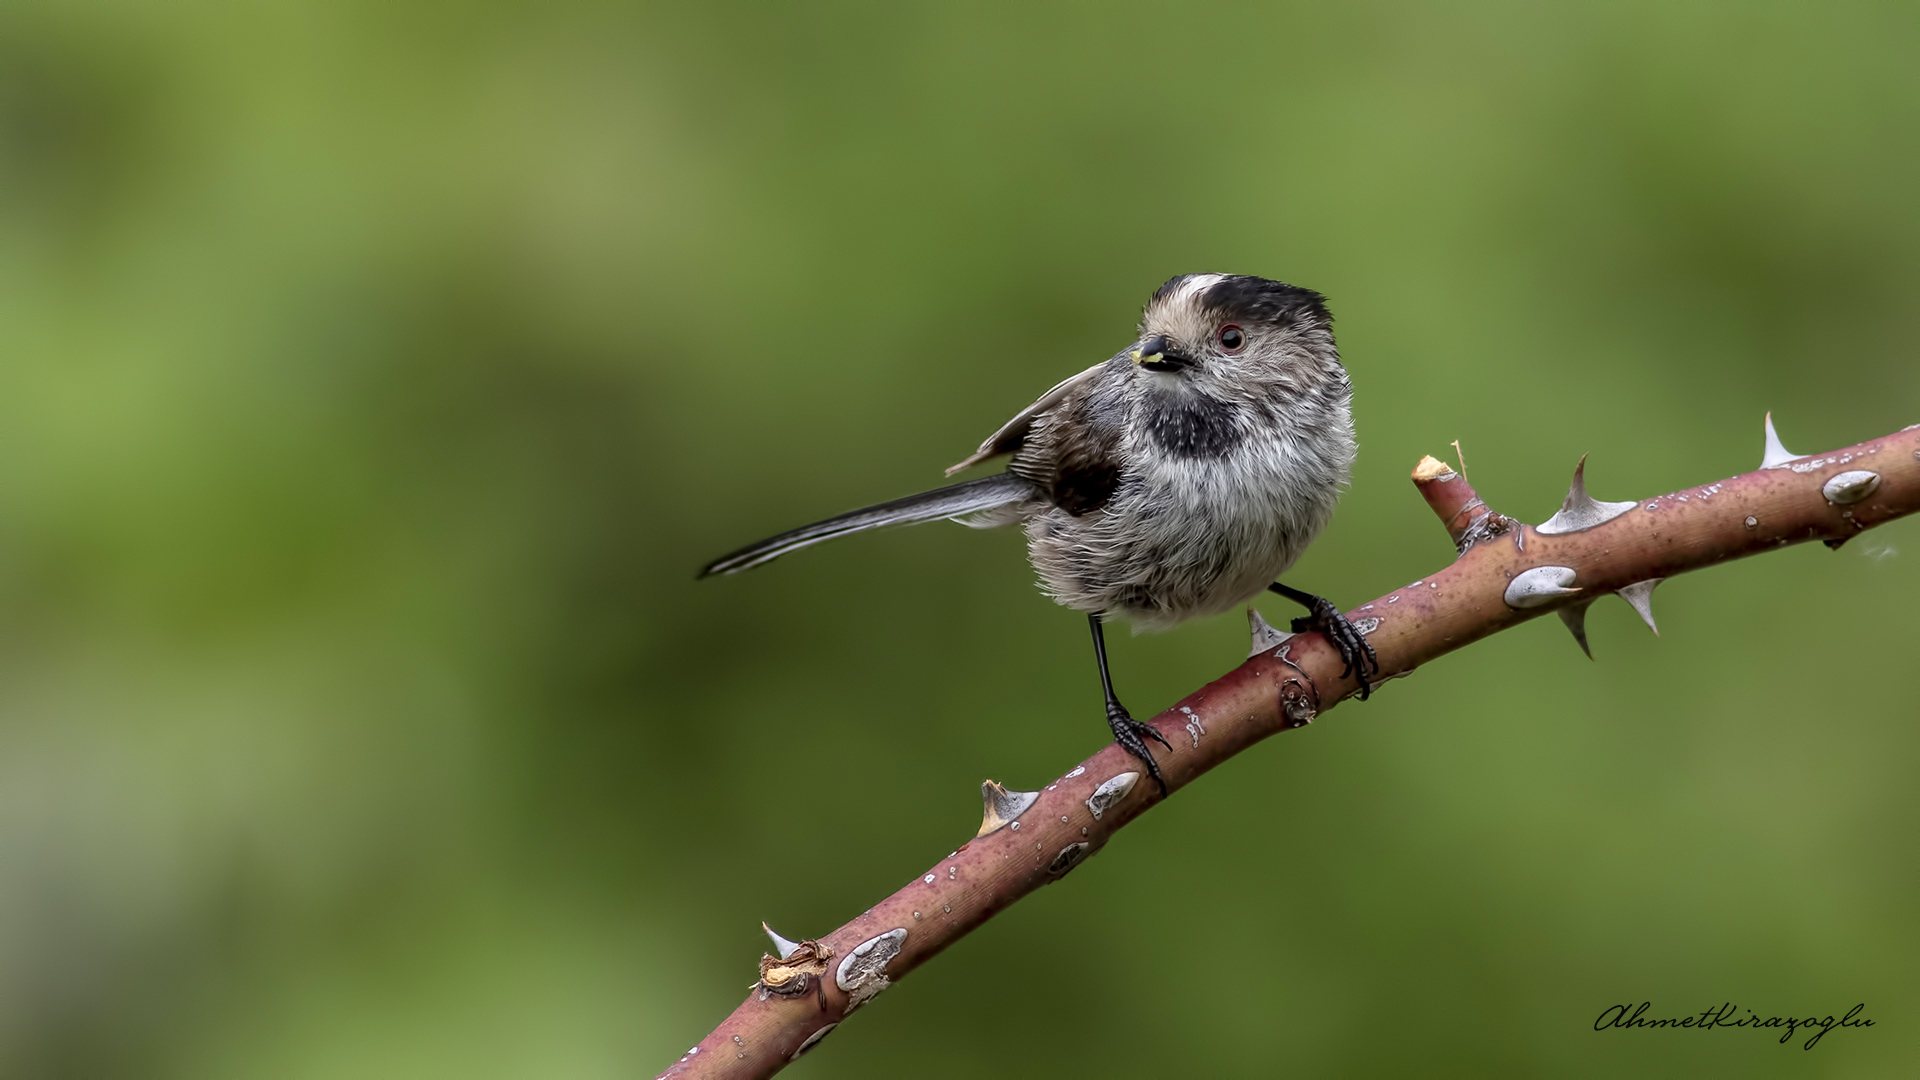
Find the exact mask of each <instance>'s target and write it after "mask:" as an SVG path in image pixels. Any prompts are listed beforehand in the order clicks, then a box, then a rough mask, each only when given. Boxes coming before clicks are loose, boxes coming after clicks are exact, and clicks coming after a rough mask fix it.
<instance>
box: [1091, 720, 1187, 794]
mask: <svg viewBox="0 0 1920 1080" xmlns="http://www.w3.org/2000/svg"><path fill="white" fill-rule="evenodd" d="M1107 726H1108V727H1110V728H1112V729H1113V741H1114V742H1117V743H1119V744H1120V749H1122V750H1125V751H1126V752H1127V753H1129V754H1132V755H1133V756H1134V757H1137V758H1139V759H1140V760H1141V761H1143V762H1145V763H1146V766H1147V775H1148V776H1151V777H1153V782H1154V783H1156V784H1158V785H1160V794H1161V796H1162V797H1164V796H1165V795H1166V794H1167V781H1166V779H1165V778H1164V777H1162V776H1161V775H1160V764H1159V762H1156V761H1154V760H1153V751H1151V750H1149V749H1147V739H1153V740H1154V741H1156V742H1158V743H1159V744H1160V745H1161V746H1164V747H1166V748H1167V749H1168V750H1172V749H1173V744H1172V743H1170V742H1168V741H1167V738H1166V736H1164V735H1162V734H1160V729H1159V728H1156V727H1154V726H1153V725H1152V724H1143V723H1141V722H1140V721H1138V720H1135V719H1134V718H1133V717H1132V716H1131V715H1129V714H1128V712H1127V710H1126V707H1125V706H1123V705H1121V704H1120V703H1119V702H1117V701H1109V702H1107Z"/></svg>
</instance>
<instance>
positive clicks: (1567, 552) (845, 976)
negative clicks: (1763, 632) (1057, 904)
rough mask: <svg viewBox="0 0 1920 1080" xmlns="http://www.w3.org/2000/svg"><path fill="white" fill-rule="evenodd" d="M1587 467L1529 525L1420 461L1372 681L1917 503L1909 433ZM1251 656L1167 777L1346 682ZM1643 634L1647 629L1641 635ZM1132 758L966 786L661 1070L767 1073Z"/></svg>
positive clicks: (1101, 809)
mask: <svg viewBox="0 0 1920 1080" xmlns="http://www.w3.org/2000/svg"><path fill="white" fill-rule="evenodd" d="M1584 471H1585V459H1584V458H1582V459H1581V467H1580V468H1577V469H1576V470H1575V471H1574V477H1573V486H1572V488H1571V490H1569V491H1568V493H1567V498H1566V502H1565V504H1564V505H1563V506H1562V507H1561V508H1560V510H1559V511H1558V512H1557V513H1555V514H1554V515H1553V516H1552V517H1551V518H1548V519H1547V520H1546V521H1545V522H1542V523H1541V524H1539V525H1537V526H1533V525H1525V524H1522V523H1520V522H1518V521H1516V520H1514V519H1513V518H1510V517H1506V516H1504V515H1501V514H1498V513H1496V512H1494V511H1493V510H1492V509H1491V508H1490V507H1488V506H1487V505H1486V503H1485V502H1484V501H1482V500H1481V499H1480V497H1479V496H1478V495H1476V494H1475V493H1474V490H1473V488H1472V487H1471V486H1469V485H1468V483H1467V481H1466V478H1465V477H1464V476H1461V475H1459V474H1458V473H1456V472H1454V471H1453V469H1452V467H1451V466H1449V465H1447V464H1446V463H1444V462H1441V461H1436V460H1435V459H1433V458H1430V457H1429V458H1424V459H1422V460H1421V462H1420V464H1419V466H1418V467H1417V468H1415V470H1414V473H1413V481H1414V484H1415V485H1416V486H1417V487H1418V488H1419V489H1420V493H1421V494H1422V495H1423V496H1424V497H1425V498H1426V500H1427V503H1428V505H1429V506H1431V507H1432V508H1433V511H1434V513H1435V514H1436V515H1438V516H1439V518H1440V520H1441V522H1442V523H1443V524H1444V525H1445V526H1446V529H1447V532H1448V535H1449V536H1451V537H1452V539H1453V541H1454V545H1455V546H1456V547H1457V548H1458V549H1459V552H1460V555H1459V558H1458V559H1457V560H1456V561H1455V562H1454V563H1453V564H1452V565H1450V566H1448V567H1446V568H1445V569H1442V570H1440V571H1438V572H1436V573H1434V574H1430V575H1428V576H1427V577H1424V578H1422V579H1420V580H1419V581H1416V582H1414V583H1413V584H1411V585H1408V586H1406V587H1404V588H1400V589H1396V590H1394V591H1393V592H1391V593H1388V594H1387V595H1386V596H1383V597H1381V598H1380V599H1378V600H1375V601H1373V602H1372V603H1369V604H1362V605H1360V607H1359V608H1357V609H1355V610H1354V611H1351V612H1349V613H1348V618H1350V619H1351V620H1352V621H1353V622H1354V623H1355V625H1356V626H1358V627H1359V628H1360V630H1361V632H1362V633H1365V634H1366V635H1367V638H1368V640H1369V641H1370V642H1371V643H1372V644H1373V647H1374V649H1375V651H1376V652H1377V653H1378V654H1379V657H1380V664H1381V673H1380V674H1379V675H1378V676H1376V677H1375V685H1376V686H1377V685H1379V683H1381V682H1384V681H1385V680H1387V679H1393V678H1399V677H1402V676H1405V675H1408V674H1411V673H1412V672H1413V670H1414V669H1415V668H1417V667H1419V666H1420V665H1421V664H1424V663H1426V662H1427V661H1429V660H1432V659H1434V658H1435V657H1438V656H1441V655H1443V654H1445V653H1449V652H1452V651H1453V650H1455V649H1458V648H1460V647H1462V646H1464V645H1468V644H1471V643H1473V642H1475V641H1478V640H1480V639H1481V638H1483V637H1486V636H1487V635H1489V634H1493V633H1495V632H1497V631H1500V630H1504V629H1506V628H1508V627H1510V626H1513V625H1515V624H1517V623H1521V622H1524V621H1526V620H1528V619H1531V618H1535V617H1537V616H1540V615H1544V614H1546V613H1548V612H1553V613H1555V614H1557V615H1559V616H1560V618H1561V620H1562V621H1563V622H1565V623H1566V625H1567V627H1568V629H1570V630H1572V631H1573V635H1574V638H1575V639H1576V640H1577V641H1578V642H1579V643H1580V647H1581V648H1582V649H1585V648H1586V644H1587V643H1586V628H1585V623H1586V611H1587V608H1588V606H1589V605H1591V604H1592V603H1593V602H1594V601H1595V600H1597V599H1599V598H1602V597H1604V596H1606V595H1608V594H1609V593H1616V594H1618V595H1619V596H1621V597H1622V598H1623V599H1625V600H1626V601H1627V602H1628V603H1629V604H1631V605H1633V607H1634V609H1635V610H1636V611H1638V612H1639V613H1640V616H1641V618H1643V619H1645V620H1646V622H1647V625H1648V626H1649V627H1651V626H1653V625H1654V622H1653V607H1652V595H1653V589H1654V587H1655V586H1656V585H1658V584H1660V582H1661V581H1663V580H1665V579H1667V578H1670V577H1673V576H1674V575H1676V574H1680V573H1685V572H1686V571H1689V570H1698V569H1700V568H1702V567H1706V566H1713V565H1715V564H1717V563H1722V562H1727V561H1729V560H1732V559H1737V558H1742V557H1744V556H1747V555H1757V554H1759V553H1760V552H1763V551H1771V550H1773V549H1775V548H1779V547H1784V546H1786V545H1788V544H1797V543H1804V542H1806V541H1809V540H1821V541H1824V542H1826V544H1827V545H1828V546H1829V547H1839V546H1840V545H1841V544H1844V543H1845V542H1846V541H1847V540H1849V539H1851V538H1852V537H1853V536H1854V535H1855V534H1856V533H1859V532H1861V531H1863V530H1865V529H1869V528H1872V527H1873V526H1875V525H1879V524H1881V523H1882V522H1885V521H1890V520H1892V519H1894V518H1897V517H1901V516H1903V515H1906V514H1911V513H1913V512H1914V511H1916V510H1920V424H1916V425H1913V426H1912V427H1908V428H1905V429H1903V430H1901V431H1898V432H1895V433H1894V434H1891V435H1887V436H1884V437H1882V438H1879V439H1875V440H1873V441H1871V442H1865V443H1861V444H1859V445H1857V446H1851V447H1848V448H1846V449H1844V450H1836V451H1833V452H1831V453H1828V454H1821V455H1818V456H1814V457H1795V456H1793V455H1792V454H1791V453H1790V452H1788V451H1787V450H1786V449H1785V448H1784V447H1782V446H1781V445H1780V440H1779V437H1778V436H1777V435H1775V434H1774V429H1773V420H1772V417H1771V416H1769V417H1768V419H1767V423H1766V451H1765V456H1764V458H1763V459H1762V461H1761V467H1760V469H1759V470H1757V471H1755V472H1750V473H1746V474H1744V475H1742V476H1735V477H1732V478H1730V479H1727V480H1722V481H1719V482H1717V483H1712V484H1706V485H1703V486H1701V487H1695V488H1689V489H1687V490H1685V491H1676V492H1673V493H1672V494H1668V495H1661V496H1659V497H1657V498H1652V499H1647V500H1645V501H1643V502H1599V501H1596V500H1594V499H1593V498H1591V497H1590V496H1589V495H1588V494H1587V491H1586V484H1585V480H1584V475H1583V474H1584ZM1248 615H1249V618H1250V620H1251V621H1252V625H1253V654H1252V655H1251V656H1250V657H1249V658H1248V660H1247V662H1246V663H1244V664H1242V665H1240V667H1238V668H1236V669H1235V670H1233V671H1231V672H1229V673H1227V674H1226V675H1225V676H1223V677H1222V678H1220V679H1218V680H1216V681H1215V682H1213V683H1211V684H1209V685H1208V686H1206V687H1205V688H1203V689H1201V690H1200V691H1199V692H1197V693H1195V694H1193V695H1191V696H1190V697H1188V698H1187V699H1185V700H1184V701H1182V702H1180V703H1179V704H1178V705H1176V706H1174V707H1173V708H1171V709H1168V710H1167V711H1166V712H1163V713H1161V714H1160V715H1159V716H1157V717H1155V718H1154V720H1153V724H1154V726H1155V727H1157V728H1159V729H1160V731H1161V732H1162V733H1163V734H1164V735H1166V736H1167V738H1168V739H1169V740H1170V741H1171V742H1172V743H1173V746H1174V750H1173V752H1172V753H1163V754H1162V756H1161V768H1162V770H1163V771H1164V772H1165V774H1166V779H1167V786H1168V787H1169V788H1170V789H1172V790H1176V791H1177V790H1179V789H1180V788H1182V787H1185V786H1186V785H1187V784H1189V783H1191V782H1192V781H1193V780H1194V779H1195V778H1197V777H1198V776H1200V775H1201V774H1202V773H1204V772H1206V771H1207V770H1209V769H1211V768H1213V767H1214V766H1216V765H1218V764H1220V763H1221V762H1223V761H1225V760H1226V759H1228V758H1230V757H1232V756H1233V755H1235V754H1237V753H1239V752H1240V751H1241V750H1244V749H1246V748H1247V747H1248V746H1251V745H1253V744H1254V743H1256V742H1259V741H1260V740H1261V739H1264V738H1266V737H1267V736H1269V735H1273V734H1275V733H1277V732H1281V731H1286V730H1288V729H1290V728H1295V727H1299V726H1300V725H1302V724H1306V723H1309V722H1311V721H1312V720H1313V718H1314V717H1315V716H1316V715H1318V714H1319V713H1322V712H1325V711H1326V710H1327V709H1330V708H1332V707H1333V706H1334V705H1336V704H1338V703H1339V702H1340V701H1341V700H1342V699H1344V698H1345V697H1346V696H1347V695H1349V694H1351V693H1353V692H1354V691H1355V690H1356V689H1358V687H1357V684H1356V683H1355V682H1354V681H1353V680H1352V679H1351V678H1348V679H1341V678H1340V670H1341V666H1342V665H1341V661H1340V657H1339V655H1338V654H1337V653H1336V652H1335V651H1334V649H1333V647H1332V646H1331V645H1330V644H1329V643H1328V642H1327V640H1326V639H1325V638H1324V637H1323V636H1321V635H1320V634H1318V633H1307V634H1299V635H1288V634H1282V633H1280V632H1279V631H1277V630H1274V629H1273V628H1272V627H1270V626H1268V625H1267V624H1266V623H1265V622H1264V621H1262V620H1261V619H1260V617H1259V615H1258V614H1256V613H1253V612H1251V611H1250V612H1249V613H1248ZM1655 632H1656V633H1658V630H1657V629H1656V630H1655ZM1137 769H1138V765H1137V763H1136V762H1134V761H1133V760H1132V759H1131V758H1129V757H1128V756H1127V755H1126V753H1125V752H1124V751H1122V750H1121V749H1120V748H1119V747H1117V746H1113V745H1108V746H1107V747H1105V748H1104V749H1102V750H1101V751H1100V752H1099V753H1097V754H1094V755H1093V756H1092V757H1090V758H1088V759H1086V760H1085V761H1083V762H1081V763H1080V764H1079V765H1078V766H1076V767H1075V768H1073V769H1072V770H1071V771H1069V772H1068V773H1067V774H1066V775H1064V776H1062V777H1060V779H1058V780H1056V781H1054V782H1053V783H1051V784H1048V785H1047V787H1046V789H1045V790H1044V791H1027V792H1022V791H1009V790H1007V789H1005V788H1002V787H1001V786H1000V785H999V784H996V783H993V782H992V781H988V782H987V783H986V784H985V785H983V786H982V796H983V798H984V801H985V804H986V805H985V814H984V817H983V820H982V822H981V825H980V831H979V834H978V835H977V836H975V837H974V838H973V839H972V840H970V841H968V842H967V843H965V844H962V845H960V848H959V849H958V850H957V851H955V852H953V853H952V854H950V855H948V856H947V857H946V858H944V859H941V860H939V861H938V862H937V863H935V864H934V865H933V867H932V868H931V869H929V870H928V871H927V872H926V873H925V874H924V875H922V876H920V877H918V878H915V879H914V880H913V881H912V882H910V883H909V884H907V885H906V887H904V888H902V889H900V890H899V891H898V892H896V893H894V894H893V895H892V896H889V897H887V898H886V899H885V900H882V901H880V902H879V903H878V904H875V905H874V906H873V907H871V908H868V909H867V910H866V912H865V913H863V914H861V915H860V916H858V917H857V918H855V919H854V920H853V921H851V922H849V923H847V924H846V925H845V926H842V927H840V928H839V929H838V930H835V931H833V932H832V933H830V934H827V935H825V936H823V937H821V938H820V939H819V940H817V941H811V940H810V941H804V942H797V943H796V942H791V941H787V940H786V939H784V938H781V937H780V936H779V935H777V934H774V933H773V932H772V931H771V930H768V931H767V933H768V935H769V936H770V937H771V938H772V940H773V943H774V948H775V950H776V951H777V952H778V953H779V955H778V956H768V957H765V958H763V959H762V961H761V965H760V981H759V982H757V983H755V984H754V986H753V989H752V990H751V991H750V992H749V993H748V995H747V1000H746V1001H745V1002H744V1003H743V1004H741V1006H740V1007H739V1008H737V1009H735V1010H734V1011H733V1015H731V1016H729V1017H727V1019H726V1021H725V1022H723V1023H722V1024H721V1025H720V1026H719V1027H718V1028H715V1029H714V1031H713V1033H712V1034H711V1035H708V1036H707V1037H706V1038H705V1039H703V1040H701V1042H700V1044H699V1045H698V1046H695V1047H694V1048H693V1049H692V1050H689V1051H688V1052H687V1053H686V1054H685V1055H684V1056H682V1057H681V1058H680V1060H679V1061H677V1062H675V1063H674V1064H673V1065H672V1066H670V1067H669V1068H668V1069H667V1070H666V1072H664V1073H662V1074H661V1075H662V1076H663V1077H676V1078H679V1077H687V1078H692V1077H703V1078H704V1077H725V1078H728V1080H734V1078H747V1077H766V1076H771V1075H773V1074H774V1073H776V1072H779V1071H780V1070H781V1069H782V1068H784V1067H785V1066H786V1065H787V1063H788V1062H789V1061H792V1060H793V1059H794V1058H796V1057H799V1056H800V1055H801V1054H802V1053H805V1052H807V1051H808V1050H811V1049H812V1048H813V1047H814V1046H815V1045H816V1044H817V1043H818V1042H819V1041H820V1039H821V1038H823V1037H824V1036H825V1035H826V1034H827V1033H828V1032H830V1031H832V1030H833V1028H834V1027H835V1026H836V1025H837V1024H838V1023H839V1022H840V1021H841V1020H843V1019H845V1018H846V1016H847V1015H848V1014H849V1013H851V1012H853V1011H854V1010H855V1009H857V1008H859V1007H860V1006H861V1005H862V1004H863V1003H865V1002H866V1001H868V1000H869V999H871V998H872V997H873V996H874V995H876V994H878V993H879V992H880V991H882V990H884V989H886V988H887V987H888V986H889V985H890V984H891V983H892V981H893V980H896V979H899V978H900V977H902V976H904V975H905V974H906V973H907V972H909V971H912V970H913V969H914V968H916V967H919V966H920V965H921V964H923V963H925V962H926V961H927V960H928V959H930V958H931V957H932V956H933V955H934V954H936V953H938V952H939V951H940V950H942V949H944V948H946V947H947V946H948V945H951V944H953V943H954V942H955V941H958V940H959V939H960V938H961V937H962V936H963V935H965V934H966V933H968V932H969V931H971V930H972V929H973V928H974V927H976V926H979V925H980V924H981V923H983V922H985V921H986V920H987V919H989V918H991V917H992V916H993V915H994V914H995V913H996V912H998V911H1000V910H1001V909H1002V908H1005V907H1007V906H1008V905H1009V904H1012V903H1013V902H1014V901H1016V900H1018V899H1020V898H1021V897H1022V896H1025V895H1026V894H1027V893H1029V892H1032V891H1033V890H1034V889H1036V888H1039V887H1040V886H1042V885H1045V884H1048V883H1049V882H1053V881H1058V880H1059V879H1060V878H1062V877H1064V876H1065V875H1066V874H1067V872H1068V871H1070V870H1072V869H1073V868H1074V867H1075V866H1078V865H1079V864H1080V863H1081V862H1083V861H1085V859H1086V858H1087V856H1089V855H1091V854H1093V853H1094V852H1096V851H1099V850H1100V848H1101V847H1103V846H1104V845H1105V844H1106V842H1107V841H1108V839H1110V838H1111V837H1112V836H1113V834H1114V833H1115V832H1116V831H1118V830H1119V829H1120V828H1121V827H1122V826H1124V825H1126V824H1127V823H1128V822H1129V821H1132V820H1133V819H1134V818H1135V817H1138V816H1139V815H1140V814H1142V813H1144V812H1146V811H1147V810H1148V809H1150V808H1151V807H1152V806H1153V805H1154V804H1156V803H1158V802H1159V801H1160V799H1161V796H1160V795H1159V793H1158V791H1157V790H1156V789H1155V787H1154V785H1152V784H1141V783H1138V781H1139V779H1140V774H1139V772H1138V771H1137Z"/></svg>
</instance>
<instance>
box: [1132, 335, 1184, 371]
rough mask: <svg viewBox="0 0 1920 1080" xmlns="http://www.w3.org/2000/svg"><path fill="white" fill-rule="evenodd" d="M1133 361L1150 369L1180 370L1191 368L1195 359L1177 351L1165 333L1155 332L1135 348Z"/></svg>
mask: <svg viewBox="0 0 1920 1080" xmlns="http://www.w3.org/2000/svg"><path fill="white" fill-rule="evenodd" d="M1133 362H1134V363H1136V364H1138V365H1140V366H1141V367H1143V368H1146V369H1147V370H1148V371H1179V370H1180V369H1181V368H1190V367H1192V366H1193V361H1192V360H1191V359H1189V358H1188V357H1185V356H1182V355H1180V354H1179V353H1177V352H1175V351H1174V349H1173V346H1172V345H1171V344H1169V343H1168V342H1167V339H1166V337H1165V336H1164V335H1161V334H1155V335H1154V336H1152V337H1150V338H1148V339H1147V340H1145V341H1143V342H1141V343H1140V346H1139V347H1138V348H1136V349H1134V350H1133Z"/></svg>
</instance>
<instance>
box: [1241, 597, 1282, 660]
mask: <svg viewBox="0 0 1920 1080" xmlns="http://www.w3.org/2000/svg"><path fill="white" fill-rule="evenodd" d="M1247 630H1248V632H1249V633H1250V634H1251V635H1252V637H1253V651H1252V652H1249V653H1248V654H1247V659H1249V660H1251V659H1253V658H1254V657H1256V656H1259V655H1260V654H1261V653H1263V652H1272V651H1273V650H1274V649H1277V648H1279V647H1280V644H1281V643H1282V642H1284V641H1286V640H1287V639H1288V638H1290V637H1292V636H1293V635H1292V634H1289V633H1285V632H1283V631H1280V630H1275V629H1274V628H1273V627H1272V626H1269V625H1268V624H1267V620H1265V619H1263V618H1261V617H1260V613H1259V612H1258V611H1256V610H1254V609H1253V608H1248V609H1247Z"/></svg>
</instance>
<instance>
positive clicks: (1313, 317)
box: [1202, 274, 1333, 326]
mask: <svg viewBox="0 0 1920 1080" xmlns="http://www.w3.org/2000/svg"><path fill="white" fill-rule="evenodd" d="M1202 303H1204V304H1205V305H1206V306H1207V307H1208V308H1210V309H1212V310H1213V311H1215V312H1217V313H1218V314H1219V316H1220V318H1221V319H1222V320H1224V321H1226V322H1258V323H1267V324H1270V325H1275V326H1283V325H1288V324H1292V323H1298V322H1315V323H1319V324H1321V325H1331V324H1332V323H1333V315H1332V314H1331V313H1329V312H1328V311H1327V298H1326V297H1324V296H1321V295H1320V294H1319V293H1317V292H1314V291H1313V290H1312V289H1303V288H1301V287H1300V286H1298V285H1289V284H1287V283H1286V282H1284V281H1272V280H1269V279H1267V278H1263V277H1249V276H1247V275H1238V274H1237V275H1234V276H1232V277H1229V278H1227V279H1226V280H1225V281H1221V282H1218V283H1216V284H1214V285H1213V286H1212V287H1210V288H1209V289H1207V291H1206V294H1205V296H1204V297H1202Z"/></svg>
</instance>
